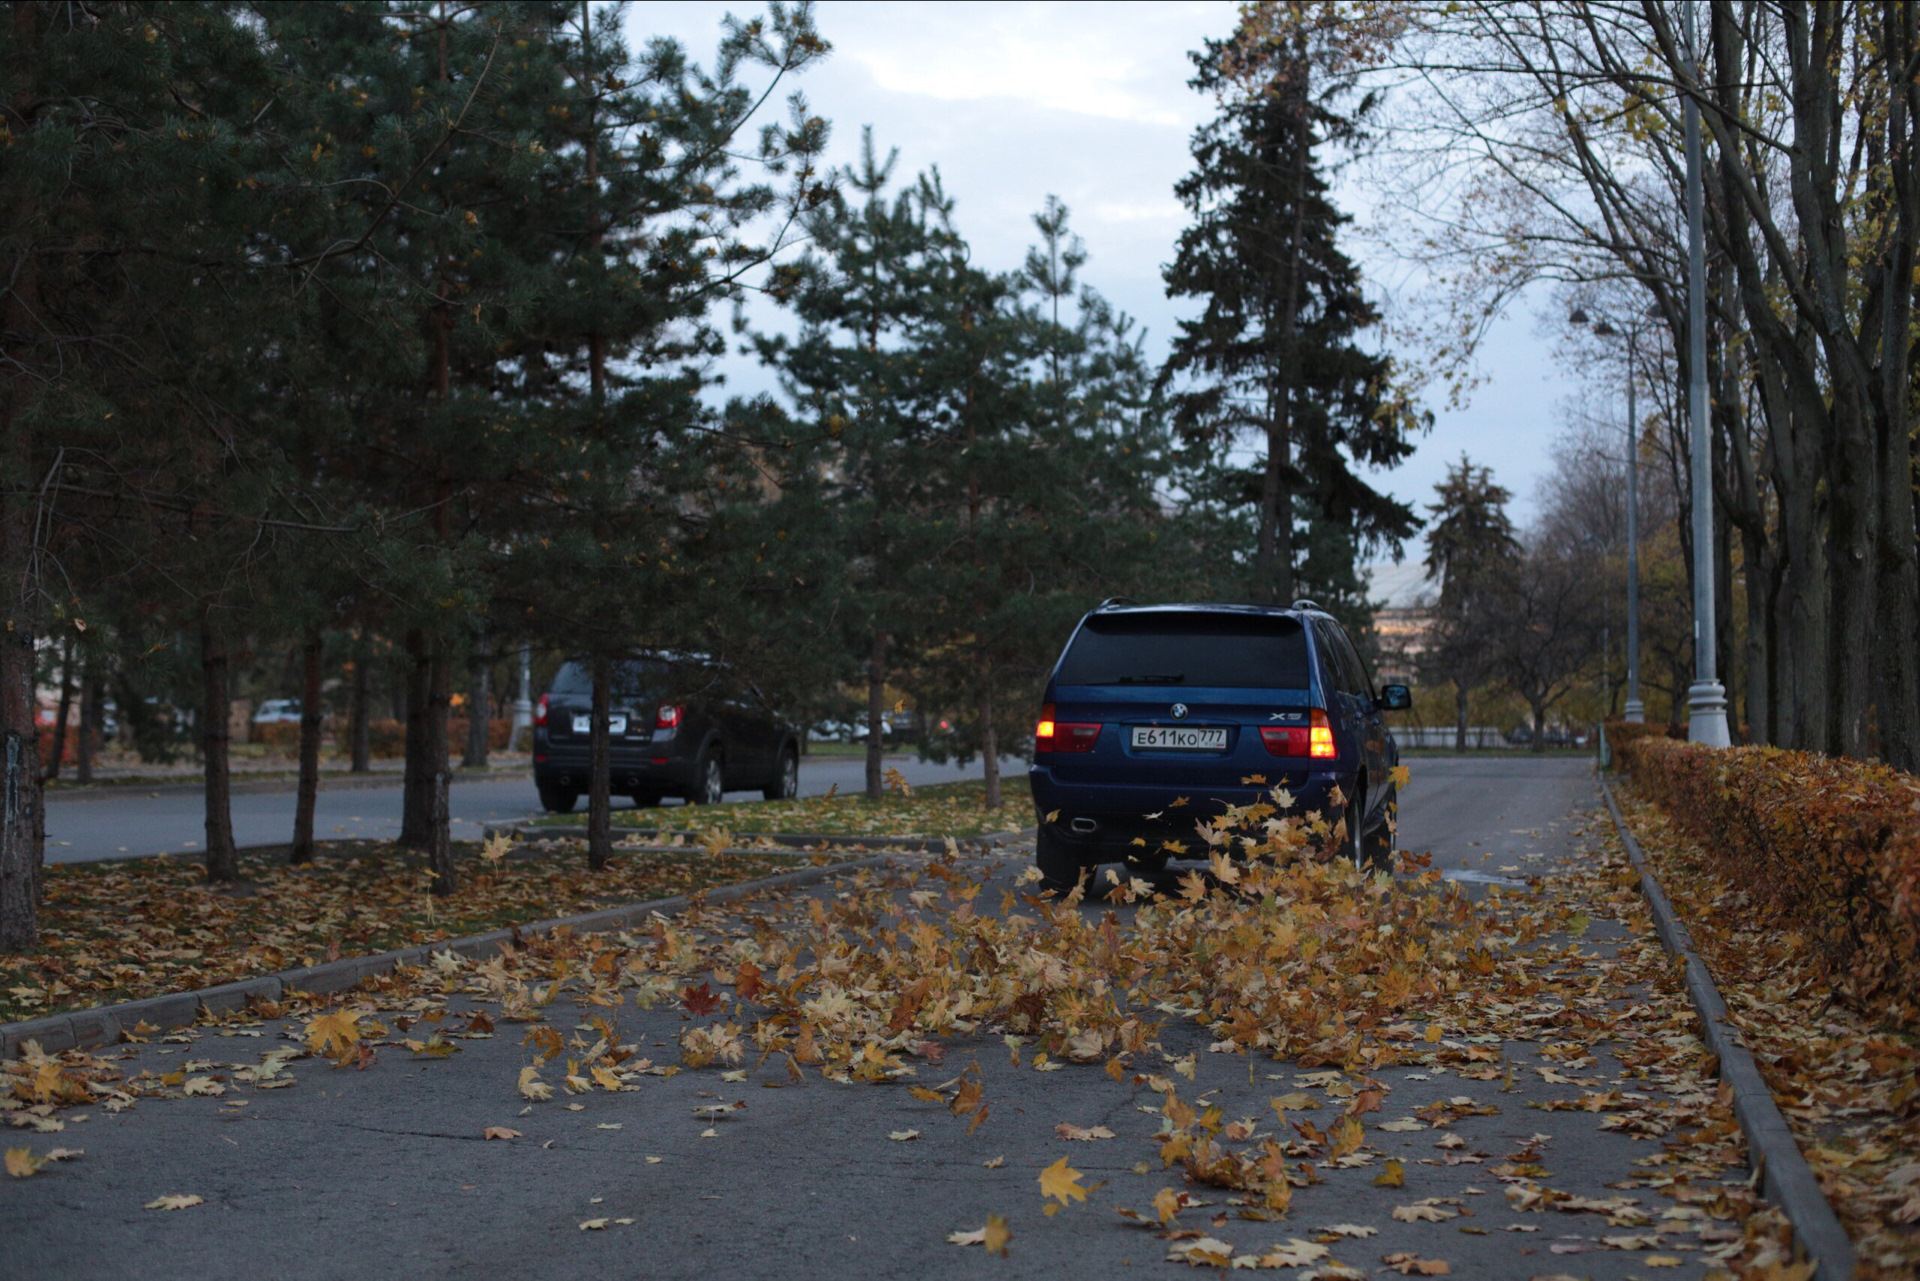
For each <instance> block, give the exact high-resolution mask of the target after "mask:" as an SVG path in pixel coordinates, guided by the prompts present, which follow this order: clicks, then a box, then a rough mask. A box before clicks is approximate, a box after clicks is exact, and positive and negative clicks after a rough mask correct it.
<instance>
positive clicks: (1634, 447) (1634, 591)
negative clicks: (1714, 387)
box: [1568, 308, 1647, 725]
mask: <svg viewBox="0 0 1920 1281" xmlns="http://www.w3.org/2000/svg"><path fill="white" fill-rule="evenodd" d="M1568 319H1569V320H1571V321H1572V322H1573V323H1574V324H1576V325H1584V324H1586V323H1587V321H1588V319H1589V317H1588V315H1587V313H1586V312H1585V311H1584V310H1581V309H1578V308H1576V309H1575V310H1574V312H1573V314H1572V315H1571V316H1569V317H1568ZM1593 332H1594V336H1595V337H1597V338H1612V337H1615V336H1617V335H1618V334H1619V333H1620V331H1619V330H1618V329H1616V328H1614V326H1613V325H1612V323H1611V322H1609V321H1608V320H1607V319H1606V317H1604V316H1602V317H1601V318H1600V321H1599V323H1598V324H1596V325H1594V327H1593ZM1626 336H1627V705H1626V708H1625V709H1624V710H1625V714H1626V718H1627V721H1628V723H1630V724H1634V725H1638V724H1639V723H1640V722H1642V721H1644V720H1645V719H1646V718H1647V709H1646V705H1645V704H1644V703H1642V702H1641V701H1640V410H1639V405H1638V402H1637V401H1636V400H1635V399H1634V391H1635V386H1634V382H1635V379H1636V378H1637V377H1638V372H1637V371H1638V370H1639V367H1640V322H1639V321H1632V322H1629V323H1628V324H1627V326H1626Z"/></svg>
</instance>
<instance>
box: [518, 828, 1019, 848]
mask: <svg viewBox="0 0 1920 1281" xmlns="http://www.w3.org/2000/svg"><path fill="white" fill-rule="evenodd" d="M1028 830H1029V831H1031V829H1028ZM496 835H505V836H509V837H517V838H518V839H520V840H523V841H525V840H548V841H551V840H569V841H584V840H586V839H587V829H586V828H585V827H583V826H569V827H562V826H559V825H555V826H552V827H543V826H539V825H536V824H530V823H500V824H497V825H496V824H488V825H487V826H486V827H483V828H482V829H480V839H481V840H483V841H487V840H492V839H493V837H494V836H496ZM1021 835H1022V834H1021V833H1020V832H1014V831H1006V832H988V833H987V834H986V835H985V836H968V837H964V838H961V837H956V838H955V839H954V842H953V843H954V844H955V845H956V846H958V847H959V848H960V849H962V850H965V851H967V852H969V853H978V852H980V851H983V850H990V849H992V848H993V847H994V846H996V845H1005V844H1007V843H1009V842H1011V841H1017V840H1019V839H1020V838H1021ZM676 836H677V837H680V838H681V839H682V840H683V841H684V842H686V843H687V844H686V845H681V846H679V847H678V848H681V849H685V848H687V845H691V846H692V847H693V848H695V849H698V848H700V845H699V840H700V833H698V832H695V831H691V830H689V829H686V828H675V827H620V826H617V825H616V826H615V827H614V828H613V837H614V840H615V842H616V843H617V842H619V841H631V840H636V839H638V840H649V839H652V840H656V841H658V840H664V839H670V838H672V837H676ZM732 836H733V839H734V840H736V841H772V842H773V843H774V844H775V845H787V846H791V847H793V848H795V849H802V850H805V849H814V848H816V847H826V848H828V849H831V848H833V847H835V846H837V845H853V846H873V847H877V848H879V849H887V850H908V851H912V852H915V853H920V854H938V853H940V852H941V851H942V850H944V849H946V848H947V842H946V838H945V837H941V836H849V835H838V836H827V835H821V834H817V833H808V832H734V833H732ZM629 848H631V847H629ZM646 848H649V849H651V848H654V847H653V846H648V847H646ZM660 848H674V847H667V846H662V847H660ZM748 852H750V853H760V854H764V853H766V852H767V851H765V850H756V851H748Z"/></svg>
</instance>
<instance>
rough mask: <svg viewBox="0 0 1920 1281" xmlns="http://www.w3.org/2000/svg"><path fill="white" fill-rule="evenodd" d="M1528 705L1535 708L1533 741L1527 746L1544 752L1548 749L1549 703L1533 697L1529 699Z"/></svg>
mask: <svg viewBox="0 0 1920 1281" xmlns="http://www.w3.org/2000/svg"><path fill="white" fill-rule="evenodd" d="M1527 705H1528V706H1530V707H1531V708H1533V742H1531V743H1529V744H1527V746H1528V747H1529V748H1530V749H1532V750H1533V751H1536V752H1544V751H1546V750H1547V705H1546V704H1545V703H1536V702H1534V701H1533V700H1532V699H1528V700H1527Z"/></svg>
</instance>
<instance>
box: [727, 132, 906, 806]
mask: <svg viewBox="0 0 1920 1281" xmlns="http://www.w3.org/2000/svg"><path fill="white" fill-rule="evenodd" d="M897 159H898V154H897V153H892V152H890V153H889V154H888V155H887V157H886V158H885V159H884V160H882V159H880V158H879V156H878V154H877V153H876V151H875V149H874V145H873V134H872V130H871V129H869V130H867V132H866V133H865V135H864V136H863V138H862V145H861V157H860V161H859V163H858V164H857V165H856V166H852V167H849V168H848V169H847V170H846V171H844V172H843V173H842V174H841V175H840V180H841V182H842V183H843V184H844V186H845V188H847V189H848V191H847V192H836V193H835V195H834V196H833V198H832V199H831V200H830V201H829V202H827V203H826V204H824V205H822V206H821V208H819V209H818V210H816V211H815V212H814V213H813V214H812V215H811V216H810V217H809V218H808V220H807V230H808V233H809V236H810V239H811V247H810V249H809V251H808V253H807V255H806V256H805V257H804V258H803V260H802V261H801V262H800V263H798V264H795V265H794V266H793V267H792V269H791V270H790V271H789V272H788V274H787V275H786V277H785V278H784V283H783V286H782V292H783V293H784V294H785V296H786V297H787V299H788V300H789V304H790V306H791V307H792V308H793V311H794V313H795V315H796V317H797V318H798V320H799V323H800V330H799V333H798V334H797V335H795V336H793V337H791V338H789V337H786V336H784V335H759V336H756V337H755V339H754V345H755V348H756V349H757V350H758V351H759V353H760V355H761V358H762V359H763V360H765V361H766V362H767V363H768V364H770V365H772V366H774V367H775V368H776V369H778V370H779V372H780V378H781V385H782V388H783V390H784V392H785V394H786V396H787V397H788V399H789V400H790V402H791V403H792V404H793V407H794V413H795V415H796V417H797V418H798V419H799V421H801V422H802V423H805V424H806V425H807V426H808V427H809V428H810V429H811V431H810V436H811V448H810V449H808V450H807V451H806V456H805V457H804V458H803V459H802V460H800V461H801V465H802V466H805V467H810V468H812V469H814V470H816V471H817V473H818V474H819V476H820V477H821V479H822V482H823V483H822V486H821V496H822V498H823V499H824V501H825V503H826V504H827V509H828V511H829V512H830V513H831V515H832V526H833V528H832V537H831V540H830V541H831V542H832V544H833V545H835V546H837V547H839V548H841V549H842V553H843V555H845V556H846V558H847V560H848V570H847V573H846V576H845V577H844V579H843V580H842V588H843V590H842V594H841V596H840V597H839V598H838V599H837V600H836V601H835V602H834V605H835V607H836V609H835V612H836V613H837V614H838V615H839V617H841V618H842V619H843V620H844V623H843V626H844V636H845V644H846V646H847V649H848V650H849V651H850V652H851V654H854V655H858V661H859V662H860V665H861V666H862V667H864V673H863V675H864V678H865V684H866V688H867V699H866V721H867V769H866V794H867V796H868V797H870V798H874V799H878V798H879V796H880V794H881V787H882V751H883V747H884V744H883V741H882V740H883V736H884V733H885V729H886V726H885V719H884V718H885V713H886V711H887V708H886V688H887V682H888V677H889V671H890V659H891V656H892V650H893V648H894V647H895V646H897V645H902V644H904V643H906V642H907V641H908V640H910V638H911V637H912V635H913V633H914V631H915V630H916V628H917V626H918V623H919V621H920V620H919V619H918V618H917V617H916V613H915V605H916V602H917V601H918V600H919V599H921V593H920V591H919V584H918V583H917V582H916V576H917V575H918V573H919V566H921V565H923V564H924V563H925V554H924V551H925V545H926V541H927V538H928V534H929V525H928V523H927V519H926V509H925V506H924V503H923V502H920V501H916V499H915V495H914V493H913V486H914V484H915V478H916V476H917V474H918V472H919V469H920V467H921V466H922V465H923V464H924V461H925V458H924V455H923V454H922V453H921V452H920V450H919V449H918V448H917V447H918V446H919V445H921V444H922V443H924V440H925V438H926V436H927V434H928V433H927V424H925V423H924V422H922V421H921V420H919V419H918V418H917V417H916V415H915V413H914V412H913V406H914V402H915V398H916V396H917V394H918V381H919V376H920V369H919V367H918V364H917V362H915V361H914V360H911V359H909V358H908V357H907V355H906V352H905V348H906V345H907V343H908V340H909V335H910V334H911V331H912V328H913V326H915V325H916V324H918V323H919V322H920V319H921V315H922V312H923V309H924V307H925V304H926V284H927V279H926V273H927V272H928V270H929V258H930V255H931V254H932V253H933V252H934V231H933V228H932V227H931V226H930V225H929V222H928V218H927V213H926V209H925V207H924V205H923V203H922V202H921V201H920V199H919V198H918V194H917V192H916V191H915V190H913V189H907V190H900V191H895V192H893V193H892V194H891V195H889V188H890V187H891V185H892V182H893V168H894V165H895V163H896V161H897ZM848 192H850V193H851V194H848Z"/></svg>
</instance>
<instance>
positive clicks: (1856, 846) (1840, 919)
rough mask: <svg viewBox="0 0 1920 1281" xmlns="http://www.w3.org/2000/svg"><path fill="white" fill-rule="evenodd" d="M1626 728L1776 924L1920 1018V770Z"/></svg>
mask: <svg viewBox="0 0 1920 1281" xmlns="http://www.w3.org/2000/svg"><path fill="white" fill-rule="evenodd" d="M1619 728H1621V727H1617V726H1609V727H1608V734H1609V736H1610V737H1611V738H1612V742H1613V749H1614V753H1615V757H1616V759H1617V760H1619V762H1620V763H1621V765H1622V766H1623V767H1624V768H1625V769H1626V770H1627V772H1628V773H1629V774H1630V775H1631V776H1632V777H1633V781H1634V782H1635V784H1637V785H1638V786H1639V788H1640V789H1641V790H1642V792H1643V793H1645V794H1646V795H1647V796H1648V797H1649V798H1650V799H1652V800H1654V801H1656V802H1658V803H1659V804H1660V805H1661V806H1662V807H1664V808H1665V809H1666V811H1667V812H1668V814H1669V815H1671V816H1672V818H1673V819H1674V821H1675V822H1676V823H1677V824H1679V825H1680V826H1681V827H1682V828H1684V829H1686V830H1687V831H1688V832H1689V833H1690V834H1691V835H1692V836H1693V837H1694V838H1695V839H1696V840H1698V841H1699V842H1700V843H1701V845H1702V846H1703V847H1704V848H1705V849H1706V851H1707V855H1708V858H1709V859H1710V860H1711V861H1712V863H1713V866H1714V870H1715V871H1716V872H1718V873H1719V874H1720V875H1721V876H1723V877H1724V878H1725V879H1726V880H1727V881H1729V882H1730V883H1731V884H1733V885H1734V886H1735V887H1737V888H1739V889H1741V890H1744V891H1745V892H1746V893H1747V895H1748V897H1749V899H1750V901H1751V902H1753V903H1754V904H1755V905H1757V906H1758V907H1759V908H1760V909H1761V910H1762V911H1763V912H1765V913H1767V914H1768V915H1769V916H1770V917H1771V920H1770V921H1768V922H1767V924H1769V925H1771V926H1773V927H1775V928H1778V929H1782V930H1794V931H1798V932H1800V933H1801V934H1803V935H1805V936H1806V937H1807V938H1808V939H1809V940H1810V941H1811V942H1812V943H1813V944H1814V946H1815V948H1816V950H1817V951H1818V953H1819V955H1820V957H1821V960H1822V962H1823V964H1824V966H1825V969H1826V977H1827V979H1828V981H1829V982H1830V983H1831V984H1832V986H1833V988H1834V990H1835V991H1836V992H1837V993H1839V994H1840V995H1841V996H1843V997H1844V998H1846V999H1847V1000H1848V1001H1849V1002H1850V1003H1852V1004H1854V1005H1855V1006H1856V1007H1858V1008H1859V1009H1861V1010H1862V1011H1863V1012H1869V1013H1873V1014H1876V1015H1878V1016H1880V1017H1885V1018H1888V1019H1890V1020H1892V1021H1893V1022H1895V1023H1897V1024H1899V1025H1901V1026H1905V1027H1914V1026H1920V1007H1916V1004H1915V1001H1916V997H1915V993H1916V992H1920V778H1915V777H1914V776H1913V775H1911V774H1906V773H1902V772H1901V771H1899V770H1895V769H1892V768H1890V767H1888V766H1885V765H1880V764H1877V763H1874V762H1871V761H1857V760H1849V759H1845V758H1841V757H1830V756H1820V755H1816V754H1814V753H1810V752H1788V751H1781V750H1780V749H1778V748H1773V747H1735V748H1726V749H1715V748H1709V747H1703V746H1700V745H1698V744H1693V743H1679V742H1675V741H1673V740H1672V739H1669V738H1666V737H1664V736H1659V735H1639V736H1622V735H1620V734H1618V733H1617V731H1618V729H1619ZM1627 728H1634V727H1627Z"/></svg>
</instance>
